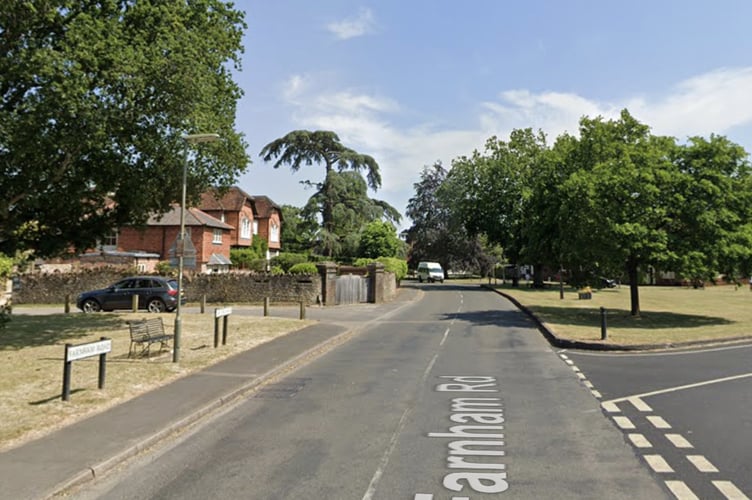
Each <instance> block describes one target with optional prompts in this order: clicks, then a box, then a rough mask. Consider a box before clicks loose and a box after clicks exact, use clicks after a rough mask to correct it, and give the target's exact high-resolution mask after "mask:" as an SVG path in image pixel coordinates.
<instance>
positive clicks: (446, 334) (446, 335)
mask: <svg viewBox="0 0 752 500" xmlns="http://www.w3.org/2000/svg"><path fill="white" fill-rule="evenodd" d="M447 337H449V328H447V329H446V331H445V332H444V337H443V338H442V339H441V342H439V347H441V346H443V345H444V342H446V339H447Z"/></svg>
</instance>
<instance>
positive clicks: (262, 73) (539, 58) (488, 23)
mask: <svg viewBox="0 0 752 500" xmlns="http://www.w3.org/2000/svg"><path fill="white" fill-rule="evenodd" d="M236 7H237V8H239V9H242V10H244V11H245V12H246V22H247V23H248V30H247V32H246V36H245V39H244V45H245V54H244V55H243V69H242V71H241V72H239V73H237V74H236V81H237V82H238V83H239V85H240V86H241V88H242V89H243V91H244V92H245V96H244V98H243V99H242V100H241V102H240V103H239V107H238V116H237V128H238V130H239V131H241V132H243V133H244V134H245V139H246V141H247V143H248V145H249V149H248V153H249V155H250V157H251V159H252V162H253V163H252V164H251V165H250V167H249V169H248V172H247V173H246V174H244V175H243V176H242V177H241V179H240V181H239V185H240V187H241V188H242V189H244V190H245V191H247V192H249V193H250V194H264V195H267V196H269V197H271V198H272V200H274V201H275V202H277V203H278V204H280V205H282V204H290V205H295V206H302V205H303V204H304V203H305V201H306V200H307V199H308V198H309V197H310V195H311V194H312V193H311V191H310V190H306V189H304V187H303V186H302V185H301V184H300V181H302V180H306V179H310V180H313V181H318V180H320V179H321V177H322V176H323V167H319V166H313V167H310V168H309V169H308V170H307V171H305V169H302V170H301V171H299V172H297V173H292V172H291V171H290V170H289V168H287V167H281V168H280V169H278V170H275V169H274V168H273V167H272V165H271V164H268V163H265V162H264V161H263V160H262V159H261V158H259V152H260V151H261V149H262V148H263V146H264V145H266V144H267V143H269V142H271V141H272V140H274V139H277V138H279V137H281V136H283V135H284V134H286V133H287V132H290V131H292V130H297V129H308V130H333V131H335V132H336V133H337V134H338V135H339V137H340V139H341V140H342V142H343V143H344V144H345V145H346V146H348V147H350V148H352V149H355V150H356V151H358V152H360V153H365V154H370V155H372V156H373V157H374V158H375V159H376V161H377V162H378V163H379V166H380V169H381V174H382V179H383V185H382V188H381V189H380V190H379V191H378V192H375V193H374V192H371V196H372V197H374V198H378V199H382V200H385V201H387V202H389V203H390V204H392V205H393V206H394V207H395V208H397V209H398V210H399V211H400V212H401V213H402V214H403V215H404V213H405V208H406V205H407V201H408V200H409V198H410V197H411V196H412V195H413V193H414V187H413V184H414V183H415V182H417V181H418V180H419V178H420V172H421V170H422V168H423V167H424V166H430V165H432V164H433V163H435V162H436V161H441V162H442V163H443V164H444V166H445V167H447V168H449V167H450V166H451V162H452V160H453V159H454V158H457V157H458V156H463V155H470V154H471V153H472V152H473V150H476V149H478V150H481V149H482V148H483V144H484V143H485V141H486V139H488V138H489V137H491V136H494V135H495V136H497V137H500V138H508V136H509V132H510V131H511V130H513V129H515V128H526V127H532V128H534V129H536V130H538V129H540V130H543V131H544V132H545V133H546V134H547V136H548V138H549V141H550V142H553V140H554V139H555V138H556V136H558V135H559V134H561V133H562V132H564V131H568V132H570V133H576V131H577V124H578V121H579V119H580V117H582V116H584V115H587V116H590V117H595V116H599V115H600V116H603V117H606V118H612V117H616V116H617V115H618V113H619V111H620V110H621V109H623V108H627V109H629V111H630V112H631V113H632V114H633V115H634V116H635V117H636V118H637V119H639V120H640V121H642V122H643V123H645V124H647V125H649V126H650V127H651V128H652V130H653V132H654V133H656V134H665V135H671V136H674V137H677V138H678V139H680V140H683V139H686V138H687V137H688V136H694V135H700V136H706V137H707V136H709V135H710V134H711V133H715V134H720V135H725V136H727V137H728V138H729V139H731V140H732V141H734V142H737V143H739V144H741V145H742V146H744V148H745V149H746V150H747V151H748V152H749V151H752V24H750V22H751V21H750V20H752V2H749V1H748V0H716V1H714V2H701V1H696V2H687V1H686V0H683V1H674V0H652V1H645V0H630V1H629V2H623V1H619V2H617V1H606V0H601V1H596V0H592V1H585V0H570V1H567V2H564V1H554V0H551V1H544V0H528V1H524V2H521V1H503V0H475V1H473V0H467V1H464V2H460V1H457V0H433V1H426V0H414V1H411V0H402V1H398V0H380V1H373V2H370V3H369V2H365V3H359V2H353V1H346V0H316V1H306V0H274V1H269V0H238V1H237V2H236ZM410 223H411V222H410V221H409V220H408V219H406V218H405V219H404V220H403V222H402V227H403V228H404V227H409V225H410Z"/></svg>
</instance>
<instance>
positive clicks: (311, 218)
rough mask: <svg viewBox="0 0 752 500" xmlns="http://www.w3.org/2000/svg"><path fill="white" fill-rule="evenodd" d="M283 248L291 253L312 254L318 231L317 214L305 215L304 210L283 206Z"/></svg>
mask: <svg viewBox="0 0 752 500" xmlns="http://www.w3.org/2000/svg"><path fill="white" fill-rule="evenodd" d="M282 217H283V219H284V221H285V223H284V224H282V235H281V239H282V248H284V249H285V250H286V251H288V252H291V253H306V252H310V251H311V250H312V249H313V247H314V238H315V235H316V232H317V230H318V223H317V222H316V218H315V214H310V213H304V210H303V209H302V208H298V207H295V206H292V205H282Z"/></svg>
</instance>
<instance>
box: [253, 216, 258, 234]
mask: <svg viewBox="0 0 752 500" xmlns="http://www.w3.org/2000/svg"><path fill="white" fill-rule="evenodd" d="M253 234H258V221H257V220H256V219H254V220H253Z"/></svg>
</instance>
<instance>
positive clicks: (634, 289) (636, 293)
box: [627, 257, 640, 316]
mask: <svg viewBox="0 0 752 500" xmlns="http://www.w3.org/2000/svg"><path fill="white" fill-rule="evenodd" d="M637 271H638V266H637V261H636V260H635V259H634V258H632V257H630V258H629V260H628V261H627V276H628V277H629V299H630V302H631V304H632V308H631V315H632V316H639V315H640V289H639V288H638V281H639V278H638V273H637Z"/></svg>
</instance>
